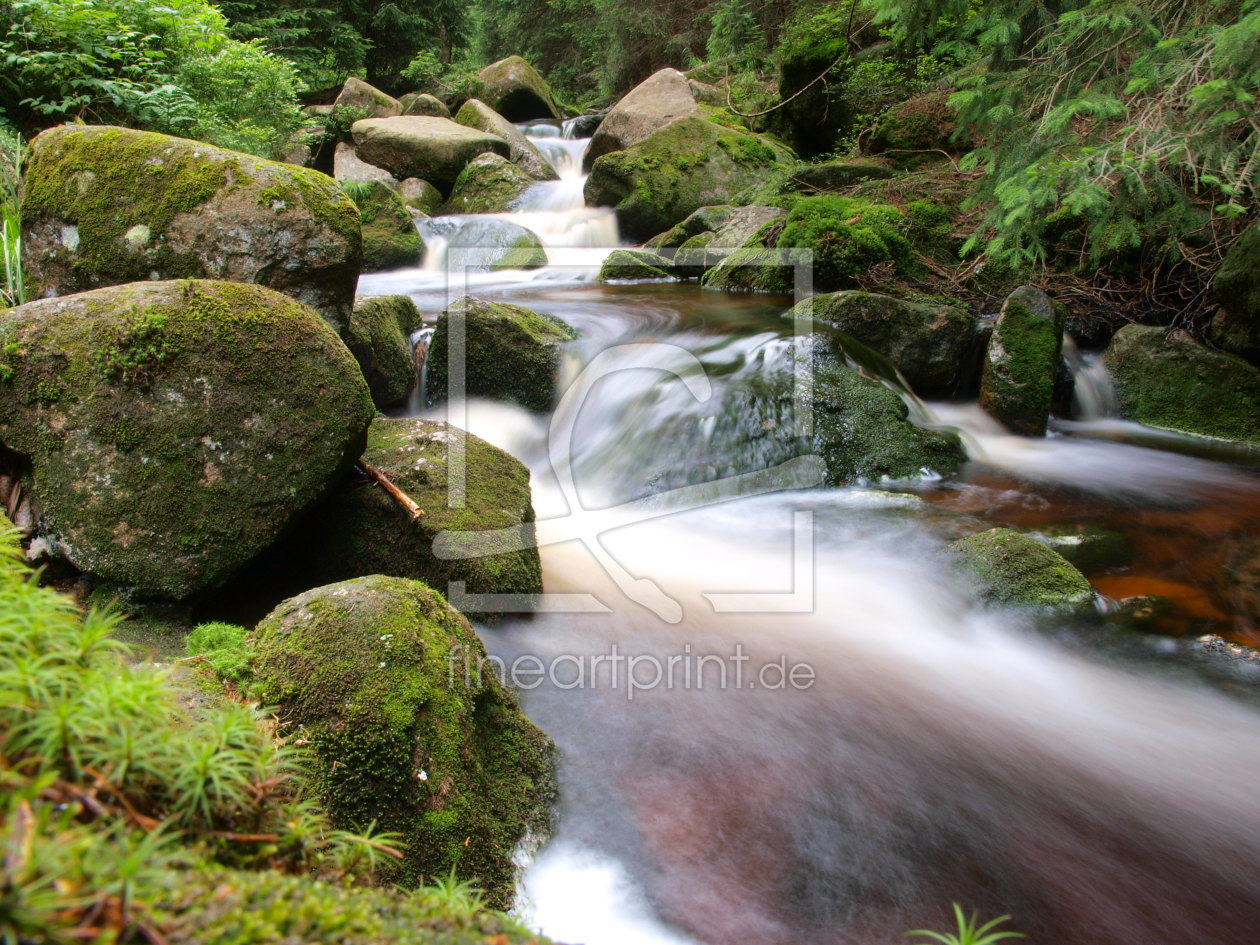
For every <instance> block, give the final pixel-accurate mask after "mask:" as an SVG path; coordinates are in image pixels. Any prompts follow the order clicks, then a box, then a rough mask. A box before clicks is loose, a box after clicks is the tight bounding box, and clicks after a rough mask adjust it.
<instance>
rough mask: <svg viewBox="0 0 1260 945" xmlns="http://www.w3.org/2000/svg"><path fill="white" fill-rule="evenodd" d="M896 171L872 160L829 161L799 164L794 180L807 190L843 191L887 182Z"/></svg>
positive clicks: (793, 173) (794, 172) (793, 176)
mask: <svg viewBox="0 0 1260 945" xmlns="http://www.w3.org/2000/svg"><path fill="white" fill-rule="evenodd" d="M896 173H897V172H896V170H895V169H894V168H891V167H889V166H888V165H886V164H877V163H876V162H875V161H870V160H844V161H828V162H826V163H825V164H798V165H797V166H796V167H795V168H793V169H792V180H793V182H795V183H796V184H797V185H798V186H799V187H800V188H802V189H805V190H815V191H818V190H841V189H843V188H845V187H852V186H853V185H854V184H860V183H862V182H863V181H868V180H887V179H888V178H890V177H894V176H895V175H896Z"/></svg>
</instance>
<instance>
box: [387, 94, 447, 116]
mask: <svg viewBox="0 0 1260 945" xmlns="http://www.w3.org/2000/svg"><path fill="white" fill-rule="evenodd" d="M398 104H399V105H400V106H402V112H401V114H403V115H420V116H428V117H430V118H450V117H451V110H450V109H449V108H447V107H446V105H445V104H443V102H442V100H441V99H439V98H437V97H436V96H433V95H429V94H428V93H427V92H408V93H407V94H406V95H404V96H402V97H401V98H400V99H398ZM373 117H376V116H373Z"/></svg>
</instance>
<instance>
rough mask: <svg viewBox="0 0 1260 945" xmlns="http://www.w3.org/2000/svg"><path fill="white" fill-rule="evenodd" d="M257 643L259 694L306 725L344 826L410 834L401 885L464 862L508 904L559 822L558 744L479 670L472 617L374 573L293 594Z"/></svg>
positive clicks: (397, 870) (324, 792)
mask: <svg viewBox="0 0 1260 945" xmlns="http://www.w3.org/2000/svg"><path fill="white" fill-rule="evenodd" d="M256 639H257V657H256V661H255V679H256V688H257V691H258V693H259V694H260V695H262V696H263V697H264V698H265V699H266V700H267V701H268V702H269V703H272V704H276V705H278V706H279V707H280V711H281V712H282V713H283V715H284V717H285V718H286V719H287V720H288V721H290V722H291V723H293V724H297V725H302V726H303V727H304V728H305V730H306V732H307V733H308V735H309V737H310V739H311V742H312V744H313V746H314V748H315V752H316V755H317V757H318V759H319V766H318V768H317V775H316V779H317V788H318V791H319V793H320V795H321V796H322V797H323V799H324V802H325V804H326V806H327V808H328V810H329V812H330V813H331V815H332V817H333V819H334V822H335V823H337V824H339V825H341V826H343V827H347V828H355V829H363V828H365V827H367V826H368V825H369V824H371V823H375V824H376V826H377V828H378V829H384V830H394V831H398V832H400V833H402V834H403V836H404V839H405V841H406V842H407V843H408V850H407V853H406V858H405V859H404V860H403V861H402V862H401V863H399V864H397V865H396V866H395V867H394V868H393V869H392V870H391V871H390V873H389V878H390V879H392V880H393V881H395V882H398V883H400V884H401V885H403V886H407V887H415V886H418V885H420V884H422V883H423V882H425V881H426V880H428V881H432V880H433V879H434V878H436V877H442V876H445V875H447V873H448V872H449V871H450V870H451V869H454V870H455V872H456V874H457V875H458V876H460V877H462V878H465V879H469V880H472V881H474V882H477V883H479V884H481V885H483V886H484V888H485V889H486V891H487V894H488V897H489V900H490V902H491V903H492V904H493V905H496V906H499V907H503V906H506V905H507V904H508V903H510V901H511V897H512V893H513V890H514V885H515V873H516V870H515V866H514V865H513V862H512V854H513V851H514V849H515V847H516V845H517V844H518V843H519V842H520V841H521V840H523V839H524V838H525V837H527V836H529V837H531V838H532V839H534V840H535V841H537V840H541V839H542V838H543V837H544V836H545V835H546V833H547V830H548V825H549V813H548V807H549V804H550V802H551V800H552V798H553V796H554V780H553V779H554V771H553V760H552V748H551V744H550V742H549V741H548V740H547V738H546V736H545V735H543V734H542V733H541V732H540V731H538V729H536V728H535V727H534V726H533V725H532V724H530V722H529V721H528V720H527V719H526V718H525V717H524V716H523V715H522V714H521V713H520V711H519V708H518V707H517V705H516V702H515V700H514V698H513V697H512V694H511V692H510V691H509V690H507V689H506V688H505V687H504V686H503V685H502V684H501V683H500V682H499V681H498V680H497V679H496V678H495V676H494V675H493V673H492V672H491V671H490V670H489V669H488V667H487V668H486V669H485V670H484V671H479V670H478V665H479V664H478V660H484V658H485V650H484V648H483V647H482V645H481V642H480V640H478V638H477V635H476V634H475V633H474V632H473V631H472V628H471V627H470V626H469V625H468V623H467V621H465V620H464V619H463V618H462V617H461V616H460V615H459V614H457V613H456V612H455V611H454V610H452V609H451V608H450V607H449V606H448V605H447V604H446V602H445V601H444V600H443V599H442V597H441V596H440V595H439V594H437V593H436V592H435V591H433V590H431V589H430V588H429V587H427V586H425V585H424V584H421V583H419V582H416V581H408V580H403V579H399V578H389V577H383V576H380V575H376V576H371V577H366V578H362V579H359V580H356V581H348V582H344V583H342V584H335V585H331V586H328V587H323V588H317V589H316V590H314V591H309V592H307V593H305V594H302V595H300V596H299V597H296V598H294V599H292V600H289V601H286V602H285V603H283V604H281V605H280V606H279V607H278V608H276V610H275V611H273V612H272V613H271V614H270V615H269V616H268V617H267V618H266V619H264V620H263V621H262V623H260V624H259V626H258V630H257V636H256ZM466 665H467V667H468V672H467V673H465V666H466Z"/></svg>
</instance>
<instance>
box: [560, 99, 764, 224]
mask: <svg viewBox="0 0 1260 945" xmlns="http://www.w3.org/2000/svg"><path fill="white" fill-rule="evenodd" d="M786 159H787V155H786V152H785V151H784V149H782V148H781V147H779V146H775V145H773V144H772V143H771V142H769V140H768V139H766V138H763V137H761V136H759V135H754V134H749V133H746V132H741V131H736V130H734V129H732V128H727V127H725V126H723V125H719V124H717V123H715V122H711V121H708V120H706V119H704V118H699V117H696V116H691V117H688V118H681V119H679V120H677V121H673V122H671V123H669V124H668V125H666V126H665V127H663V128H661V129H660V130H658V131H656V132H654V133H652V134H651V135H649V136H648V137H647V138H644V139H643V140H642V141H639V142H638V143H637V144H634V145H632V146H631V147H629V148H627V149H625V150H623V151H616V152H613V153H611V154H605V155H603V156H602V157H600V158H598V159H597V160H596V161H595V164H594V166H593V168H592V169H591V174H590V177H588V178H587V180H586V185H585V191H584V192H585V196H586V203H587V205H588V206H592V207H596V206H604V207H616V209H617V219H618V220H619V221H620V223H621V229H622V233H623V234H624V235H626V236H628V237H629V238H631V239H648V238H649V237H651V236H653V235H655V234H657V233H660V232H661V231H662V230H667V229H669V228H670V227H671V226H673V225H674V224H676V223H679V222H680V221H682V220H684V219H686V218H687V217H688V216H689V215H690V214H692V213H694V212H695V211H696V210H699V209H700V208H701V207H706V206H711V205H713V204H723V203H729V202H730V200H731V198H732V197H733V196H734V195H735V194H737V193H739V192H740V191H742V190H745V189H747V188H748V187H749V186H751V185H752V184H753V183H754V182H755V181H756V180H757V179H758V178H759V177H760V176H761V175H763V174H764V173H765V172H766V171H767V170H768V169H769V168H771V167H773V166H774V164H775V163H776V162H778V161H780V160H786Z"/></svg>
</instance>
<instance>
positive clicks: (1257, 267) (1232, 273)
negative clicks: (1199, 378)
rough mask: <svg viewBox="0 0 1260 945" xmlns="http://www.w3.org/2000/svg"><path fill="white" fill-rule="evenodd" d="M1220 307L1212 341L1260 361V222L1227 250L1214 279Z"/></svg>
mask: <svg viewBox="0 0 1260 945" xmlns="http://www.w3.org/2000/svg"><path fill="white" fill-rule="evenodd" d="M1212 293H1213V294H1214V295H1215V296H1216V301H1217V302H1218V303H1220V306H1221V310H1220V311H1219V312H1218V313H1217V314H1216V316H1215V317H1214V318H1213V319H1212V326H1211V331H1210V337H1211V339H1212V343H1213V344H1215V345H1217V346H1218V347H1220V348H1223V349H1224V350H1225V351H1228V352H1229V353H1230V354H1236V355H1238V356H1239V357H1240V358H1244V359H1246V360H1247V361H1250V362H1251V363H1252V364H1260V224H1254V225H1252V226H1251V228H1250V229H1248V230H1246V231H1245V232H1244V233H1243V235H1242V236H1240V237H1239V238H1238V239H1237V240H1235V242H1234V244H1233V245H1232V246H1231V247H1230V248H1229V251H1228V252H1226V253H1225V257H1224V258H1223V259H1222V260H1221V265H1220V268H1218V269H1217V270H1216V276H1215V277H1214V278H1213V279H1212Z"/></svg>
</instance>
